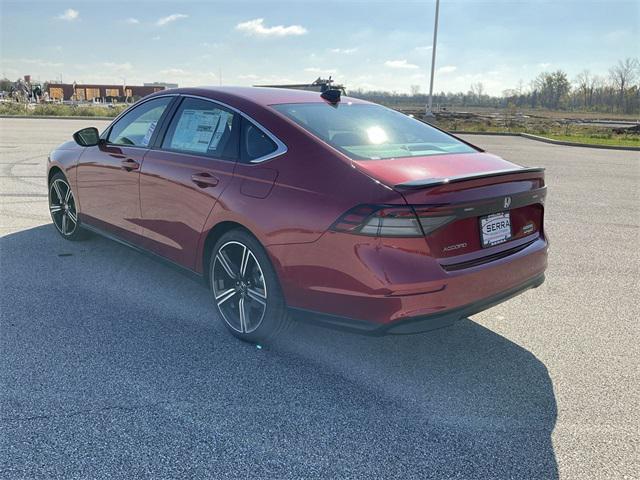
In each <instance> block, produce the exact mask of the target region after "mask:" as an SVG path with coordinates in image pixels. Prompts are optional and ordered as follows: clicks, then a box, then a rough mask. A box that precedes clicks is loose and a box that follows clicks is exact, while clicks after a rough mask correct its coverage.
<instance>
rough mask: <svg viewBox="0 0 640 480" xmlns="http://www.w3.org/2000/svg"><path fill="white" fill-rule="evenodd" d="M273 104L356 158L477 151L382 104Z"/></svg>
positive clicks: (304, 126)
mask: <svg viewBox="0 0 640 480" xmlns="http://www.w3.org/2000/svg"><path fill="white" fill-rule="evenodd" d="M272 107H273V108H275V109H276V110H277V111H279V112H280V113H283V114H284V115H286V116H287V117H289V118H290V119H291V120H293V121H294V122H296V123H297V124H298V125H300V126H301V127H303V128H304V129H305V130H308V131H309V132H311V133H313V134H314V135H316V136H317V137H320V139H322V140H324V141H325V142H326V143H328V144H329V145H331V146H333V147H335V148H337V149H338V150H340V151H341V152H343V153H344V154H346V155H347V156H349V157H351V158H353V159H356V160H380V159H385V158H398V157H417V156H424V155H437V154H443V153H471V152H475V150H474V149H473V148H472V147H470V146H469V145H467V144H465V143H462V142H461V141H459V140H456V139H455V138H453V137H451V136H449V135H447V134H446V133H443V132H441V131H439V130H436V129H435V128H433V127H431V126H429V125H428V124H426V123H423V122H420V121H418V120H415V119H413V118H411V117H408V116H407V115H404V114H402V113H399V112H396V111H395V110H391V109H389V108H386V107H382V106H380V105H369V104H354V103H349V102H345V103H338V104H336V105H331V104H329V103H286V104H280V105H272Z"/></svg>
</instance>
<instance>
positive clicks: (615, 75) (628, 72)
mask: <svg viewBox="0 0 640 480" xmlns="http://www.w3.org/2000/svg"><path fill="white" fill-rule="evenodd" d="M638 68H640V65H639V63H638V59H637V58H627V59H625V60H619V61H618V64H617V65H616V66H614V67H612V68H611V70H609V77H610V78H611V81H612V82H613V84H614V85H615V87H616V88H617V90H618V95H619V103H618V104H619V106H620V108H621V109H622V111H624V109H625V108H624V106H625V101H624V97H625V90H626V89H627V88H628V87H629V85H631V84H632V83H633V82H634V81H635V79H636V77H637V76H638Z"/></svg>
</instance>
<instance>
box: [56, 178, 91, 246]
mask: <svg viewBox="0 0 640 480" xmlns="http://www.w3.org/2000/svg"><path fill="white" fill-rule="evenodd" d="M49 213H50V214H51V220H52V221H53V225H54V226H55V227H56V230H57V231H58V233H59V234H60V235H61V236H62V238H64V239H65V240H71V241H76V240H82V239H83V238H85V237H86V234H85V231H84V230H82V228H80V220H79V219H78V209H77V203H76V199H75V197H74V195H73V191H72V190H71V186H70V185H69V182H68V181H67V177H65V176H64V175H63V174H62V173H60V172H58V173H56V174H55V175H54V176H53V177H52V178H51V182H50V183H49Z"/></svg>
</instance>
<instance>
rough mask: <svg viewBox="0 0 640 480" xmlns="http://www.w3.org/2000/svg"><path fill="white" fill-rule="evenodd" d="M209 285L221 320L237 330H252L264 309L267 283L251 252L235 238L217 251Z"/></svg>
mask: <svg viewBox="0 0 640 480" xmlns="http://www.w3.org/2000/svg"><path fill="white" fill-rule="evenodd" d="M211 284H212V285H213V294H214V298H215V301H216V304H217V305H218V309H219V310H220V313H221V314H222V317H223V318H224V321H225V322H226V323H227V324H228V325H229V327H231V328H232V329H233V330H235V331H237V332H239V333H251V332H253V331H255V330H256V329H257V328H258V327H259V326H260V324H261V323H262V320H263V318H264V316H265V312H266V310H267V285H266V283H265V279H264V274H263V272H262V267H260V263H259V262H258V259H257V258H256V256H255V255H254V254H253V252H252V251H251V250H250V249H249V247H247V246H246V245H244V244H243V243H240V242H238V241H230V242H227V243H225V244H224V245H222V246H221V247H220V248H219V249H218V251H217V252H216V256H215V258H214V261H213V268H212V270H211Z"/></svg>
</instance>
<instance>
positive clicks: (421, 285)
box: [270, 235, 547, 333]
mask: <svg viewBox="0 0 640 480" xmlns="http://www.w3.org/2000/svg"><path fill="white" fill-rule="evenodd" d="M342 237H343V236H342V235H335V236H334V237H333V238H329V239H327V238H326V237H325V238H323V239H320V240H319V241H318V242H316V243H315V244H313V245H310V244H307V245H301V246H291V245H288V246H286V247H277V248H270V254H271V255H272V258H274V265H276V269H277V270H278V271H279V272H278V273H279V275H280V279H281V283H282V288H283V291H284V294H285V299H286V301H287V305H289V307H290V308H291V310H292V312H293V313H294V317H305V318H307V319H308V318H309V317H312V318H315V319H316V320H318V319H320V318H322V319H324V322H325V323H329V324H334V325H337V326H341V327H344V328H349V329H352V330H361V331H372V332H376V331H379V332H382V333H385V332H387V331H389V332H390V331H392V330H393V331H394V332H395V333H409V332H411V331H421V330H423V329H424V325H427V326H428V324H431V325H433V328H437V327H438V325H440V324H442V325H446V324H449V323H451V322H452V321H455V320H456V319H458V318H461V317H464V316H468V315H472V314H474V313H477V312H479V311H481V310H484V309H486V308H489V307H491V306H492V305H495V304H496V303H499V302H501V301H504V300H506V299H508V298H511V297H512V296H514V295H517V294H518V293H520V292H522V291H524V290H526V289H528V288H533V287H536V286H538V285H539V284H540V283H542V281H543V279H544V276H543V274H544V271H545V269H546V266H547V242H546V239H545V238H544V236H542V235H540V236H538V237H537V238H536V239H534V240H529V241H527V242H526V243H523V244H521V245H518V244H517V242H514V243H516V245H514V247H512V248H511V249H509V250H508V251H505V252H504V253H505V256H493V255H491V256H487V257H484V258H485V259H486V260H487V261H486V262H484V263H477V262H475V261H474V262H465V263H462V264H457V265H456V268H452V267H454V265H453V264H448V265H443V264H440V263H439V262H438V261H436V260H435V259H433V258H432V257H430V256H429V255H426V254H425V252H424V247H423V246H421V245H420V244H419V243H417V242H415V243H413V241H412V240H410V239H406V240H402V242H400V241H399V240H397V239H396V240H395V241H393V242H390V243H388V244H385V243H381V242H382V241H381V240H378V239H369V240H366V239H358V240H357V241H358V242H360V243H358V244H355V245H347V246H345V245H344V244H343V242H344V239H343V238H342ZM350 237H356V236H353V235H350ZM418 240H421V239H418ZM367 242H368V243H367ZM422 245H424V243H423V244H422ZM274 254H275V255H274ZM283 260H284V264H283ZM457 266H460V268H457ZM309 312H312V313H309ZM414 323H421V324H423V325H422V326H416V327H413V326H412V325H413V324H414ZM400 325H402V327H401V326H400ZM427 329H430V328H427ZM405 331H406V332H405Z"/></svg>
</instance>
